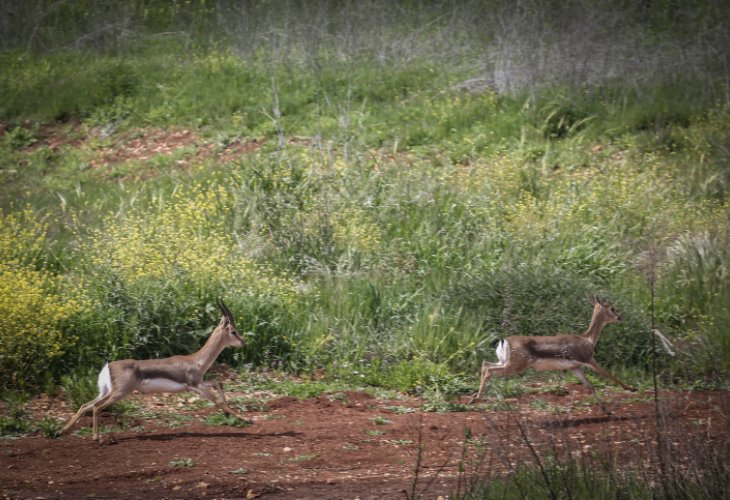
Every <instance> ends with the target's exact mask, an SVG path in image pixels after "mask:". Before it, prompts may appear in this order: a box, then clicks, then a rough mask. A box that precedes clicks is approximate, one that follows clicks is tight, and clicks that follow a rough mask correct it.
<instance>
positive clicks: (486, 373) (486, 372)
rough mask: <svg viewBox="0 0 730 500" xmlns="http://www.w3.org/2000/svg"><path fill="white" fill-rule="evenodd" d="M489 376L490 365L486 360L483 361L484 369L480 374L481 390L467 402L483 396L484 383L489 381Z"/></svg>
mask: <svg viewBox="0 0 730 500" xmlns="http://www.w3.org/2000/svg"><path fill="white" fill-rule="evenodd" d="M488 378H489V367H488V364H487V362H486V361H482V371H481V373H480V374H479V390H478V391H477V392H476V394H474V395H473V396H472V397H471V398H470V399H469V402H468V403H467V404H472V403H473V402H474V401H476V400H477V399H479V398H481V397H482V392H484V385H485V384H486V383H487V379H488Z"/></svg>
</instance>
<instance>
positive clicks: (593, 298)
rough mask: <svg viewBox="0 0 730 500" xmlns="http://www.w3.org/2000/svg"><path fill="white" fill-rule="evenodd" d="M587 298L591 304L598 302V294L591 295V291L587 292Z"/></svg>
mask: <svg viewBox="0 0 730 500" xmlns="http://www.w3.org/2000/svg"><path fill="white" fill-rule="evenodd" d="M586 298H587V299H588V301H589V302H590V303H591V304H594V305H595V304H597V303H598V296H596V294H593V295H591V294H590V293H588V292H586Z"/></svg>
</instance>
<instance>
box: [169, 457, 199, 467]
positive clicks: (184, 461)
mask: <svg viewBox="0 0 730 500" xmlns="http://www.w3.org/2000/svg"><path fill="white" fill-rule="evenodd" d="M169 465H170V467H172V468H189V467H193V466H194V465H195V463H194V462H193V459H192V458H173V459H172V460H170V463H169Z"/></svg>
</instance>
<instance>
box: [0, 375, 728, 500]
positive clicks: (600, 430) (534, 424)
mask: <svg viewBox="0 0 730 500" xmlns="http://www.w3.org/2000/svg"><path fill="white" fill-rule="evenodd" d="M583 396H584V393H583V391H582V390H581V388H580V387H579V386H574V385H571V386H570V390H569V391H568V394H567V395H564V396H563V395H560V396H558V395H550V394H540V395H526V396H522V397H520V398H519V399H513V400H507V401H505V406H506V408H505V409H501V410H497V411H489V410H483V409H482V410H480V411H469V412H457V413H454V412H452V413H431V412H422V411H420V410H418V408H419V406H420V404H422V402H421V401H419V400H416V399H405V400H398V401H387V400H381V399H375V398H373V397H370V396H368V395H365V394H363V393H358V392H345V393H337V394H334V395H333V394H330V395H322V396H320V397H318V398H314V399H308V400H297V399H294V398H289V397H282V398H278V399H274V400H272V401H271V402H269V403H268V404H267V406H266V407H265V408H260V410H262V411H251V412H249V414H250V416H251V417H252V418H253V419H254V420H255V423H254V425H252V426H250V427H245V428H236V427H230V426H226V425H217V426H211V425H206V424H205V423H203V421H202V417H204V416H205V415H210V414H212V413H214V412H213V410H212V409H211V408H202V409H199V410H197V411H194V412H193V414H192V415H190V416H193V417H195V418H193V419H191V420H187V421H185V423H184V425H182V426H180V427H176V428H170V426H166V425H160V424H159V422H158V421H156V419H154V418H144V419H133V421H132V422H131V423H130V422H128V423H127V426H126V428H125V430H122V431H116V432H108V433H105V434H104V435H103V437H102V442H101V443H96V442H94V441H92V440H91V438H90V437H88V435H83V434H82V433H79V434H82V435H70V436H65V437H63V438H61V439H48V438H45V437H42V436H40V435H33V436H27V437H22V438H18V439H5V440H2V441H0V485H1V486H0V493H1V495H0V496H4V497H5V498H83V497H87V498H88V497H93V498H256V497H261V498H362V499H364V498H405V497H406V496H407V495H411V494H412V493H416V494H422V495H423V496H424V497H425V498H436V497H438V496H439V495H444V496H445V497H446V496H448V495H449V494H453V493H454V492H456V491H457V489H460V490H461V491H463V490H464V487H465V485H466V484H467V483H468V482H469V481H473V480H474V479H476V478H478V477H485V476H488V475H495V474H497V475H500V474H504V473H509V472H510V471H513V470H514V469H515V467H517V466H518V465H519V464H520V463H523V462H524V461H530V460H533V459H534V453H533V452H534V451H537V452H538V454H539V453H542V452H543V451H547V450H548V449H550V450H558V451H563V452H565V453H569V454H572V455H573V456H575V457H577V456H580V457H586V456H593V457H598V458H599V459H601V457H607V456H612V457H614V458H619V459H620V462H619V463H621V464H623V466H624V467H628V468H631V467H641V464H642V463H646V461H647V460H649V461H650V460H651V459H652V454H653V453H654V450H655V449H656V443H655V438H656V432H655V424H656V413H655V406H654V401H653V397H652V395H651V394H649V393H640V394H639V395H638V397H637V395H636V394H629V393H622V392H612V393H610V394H607V396H608V397H610V400H611V406H612V408H613V410H614V415H613V416H611V417H607V416H606V415H604V414H603V413H602V412H601V410H600V408H599V407H598V406H596V405H587V404H585V401H586V400H585V399H581V398H583ZM135 397H139V396H135ZM56 404H61V403H56ZM156 404H160V403H156ZM661 408H662V415H661V418H660V421H665V422H668V425H667V427H668V428H671V429H672V431H671V435H669V437H668V438H667V439H669V440H670V441H672V443H670V446H672V447H674V448H673V449H675V452H676V453H677V454H679V455H682V456H683V458H682V460H685V459H687V460H691V456H692V454H693V453H694V450H693V447H694V446H695V445H696V443H698V442H701V443H703V444H707V443H711V442H714V443H717V444H719V445H723V443H724V445H726V443H727V442H728V441H727V440H728V423H729V420H728V411H730V393H729V392H727V391H723V392H670V391H667V392H662V394H661ZM188 413H189V412H188ZM119 418H120V417H118V416H115V415H113V414H105V415H104V424H107V425H111V424H113V423H115V421H116V420H118V419H119ZM89 420H90V418H89V417H84V418H83V419H82V421H81V425H82V426H85V425H88V423H89ZM82 432H83V431H82ZM419 450H420V464H421V465H420V468H419V474H418V480H417V481H416V482H415V486H414V478H415V477H416V475H415V473H414V470H415V464H416V463H417V460H418V458H419ZM460 464H461V466H462V468H463V469H464V470H465V471H466V472H463V473H461V474H460V473H459V465H460Z"/></svg>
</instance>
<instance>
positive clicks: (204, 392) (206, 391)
mask: <svg viewBox="0 0 730 500" xmlns="http://www.w3.org/2000/svg"><path fill="white" fill-rule="evenodd" d="M211 388H215V389H217V390H218V392H219V393H220V395H221V400H220V401H218V399H217V398H216V397H215V393H214V392H213V391H212V390H211ZM189 389H190V391H192V392H194V393H196V394H198V395H200V396H203V397H204V398H205V399H207V400H208V401H210V402H211V403H213V404H214V405H215V407H216V408H218V409H219V410H221V411H222V412H223V413H224V414H226V415H233V416H234V417H236V418H237V419H239V420H243V421H244V422H248V423H253V422H251V421H250V420H248V419H246V418H245V417H244V416H243V415H241V414H240V413H238V412H237V411H234V410H233V408H231V407H230V406H229V405H228V401H226V397H225V395H224V393H223V387H222V386H221V384H220V382H218V381H210V382H203V383H201V384H200V385H198V386H189Z"/></svg>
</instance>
